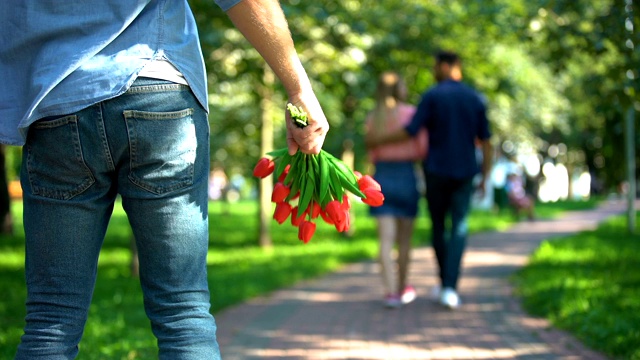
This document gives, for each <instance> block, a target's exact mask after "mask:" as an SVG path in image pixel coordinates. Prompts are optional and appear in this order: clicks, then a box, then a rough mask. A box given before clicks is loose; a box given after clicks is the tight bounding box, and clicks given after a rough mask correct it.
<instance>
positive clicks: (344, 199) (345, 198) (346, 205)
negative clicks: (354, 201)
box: [342, 194, 351, 210]
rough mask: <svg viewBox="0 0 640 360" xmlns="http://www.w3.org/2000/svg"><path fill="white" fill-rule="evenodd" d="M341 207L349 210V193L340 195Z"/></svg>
mask: <svg viewBox="0 0 640 360" xmlns="http://www.w3.org/2000/svg"><path fill="white" fill-rule="evenodd" d="M342 208H343V209H345V210H349V209H351V199H350V198H349V195H347V194H344V195H343V196H342Z"/></svg>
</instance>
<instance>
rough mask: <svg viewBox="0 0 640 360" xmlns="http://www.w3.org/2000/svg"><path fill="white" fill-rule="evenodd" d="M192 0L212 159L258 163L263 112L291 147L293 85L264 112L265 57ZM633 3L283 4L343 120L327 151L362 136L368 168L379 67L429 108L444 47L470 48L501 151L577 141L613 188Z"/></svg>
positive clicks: (473, 73) (628, 90)
mask: <svg viewBox="0 0 640 360" xmlns="http://www.w3.org/2000/svg"><path fill="white" fill-rule="evenodd" d="M190 3H191V5H192V7H193V9H194V12H195V14H196V17H197V21H198V26H199V31H200V36H201V41H202V48H203V52H204V54H205V61H206V65H207V68H208V76H209V88H210V94H211V95H210V102H211V111H212V114H211V124H212V158H213V159H214V160H215V161H220V162H228V163H233V164H243V166H242V168H245V169H250V168H251V165H250V164H252V163H255V160H256V159H257V158H258V157H260V156H261V155H262V154H260V144H259V143H260V135H259V130H260V127H261V116H262V115H263V114H261V112H262V111H271V112H273V114H271V116H273V119H274V121H275V124H276V130H275V134H274V136H275V143H276V144H275V145H276V147H279V146H284V143H285V142H284V125H283V124H282V121H283V118H284V116H283V114H282V113H281V111H283V109H284V106H280V105H279V104H282V105H284V102H285V101H286V99H285V98H284V96H285V93H284V91H283V90H282V89H281V88H277V89H276V91H275V92H274V93H273V94H271V95H270V96H271V99H269V101H271V102H273V103H274V104H276V105H277V106H273V107H270V108H269V109H270V110H264V108H263V107H261V106H259V103H260V101H261V100H262V98H263V94H264V92H263V91H262V88H263V87H264V86H271V85H270V84H268V83H266V84H265V76H264V74H265V65H264V61H263V60H262V59H261V58H260V56H259V55H258V54H257V52H256V51H255V50H253V49H252V48H251V47H250V46H249V44H248V43H247V42H246V41H245V40H244V39H243V37H242V35H241V34H240V33H239V32H238V31H237V30H235V29H234V28H233V26H232V24H231V23H230V21H229V20H228V19H227V17H226V15H225V14H224V13H223V12H222V11H220V9H218V8H217V7H215V6H212V5H211V1H204V0H190ZM625 4H626V6H624V5H621V1H613V0H555V1H551V0H549V1H543V0H534V1H529V0H484V1H475V0H450V1H442V0H379V1H375V2H374V1H368V0H360V1H357V0H345V1H326V0H319V1H300V0H290V1H283V2H282V7H283V10H284V12H285V14H286V16H287V19H288V21H289V24H290V28H291V32H292V34H293V37H294V41H295V43H296V48H297V50H298V52H299V54H300V57H301V60H302V62H303V65H304V66H305V68H306V70H307V72H308V73H309V75H310V77H311V79H312V81H313V86H314V89H315V91H316V93H317V95H318V97H319V99H320V101H321V103H322V105H323V108H324V109H325V112H326V115H327V117H328V119H329V122H330V124H331V127H332V129H331V131H330V132H329V135H328V137H327V141H326V145H325V149H326V150H328V151H330V152H332V153H334V154H336V155H338V154H339V153H340V152H341V151H342V146H343V142H344V141H345V140H351V141H353V143H354V144H355V148H354V149H355V151H356V162H357V164H362V163H364V162H365V161H366V157H365V153H364V146H363V144H362V134H363V126H362V125H363V121H364V119H365V117H366V114H367V112H368V111H370V110H371V109H372V107H373V99H372V97H373V92H374V89H375V84H376V81H377V77H378V75H379V74H380V73H381V72H383V71H386V70H396V71H398V72H400V73H401V74H402V75H403V76H404V78H405V80H406V82H407V84H408V87H409V93H410V99H409V100H410V102H412V103H417V101H418V100H419V96H420V94H421V93H422V92H423V91H425V90H426V89H427V88H428V87H429V86H431V85H433V83H434V79H433V77H432V75H431V69H432V67H433V57H432V55H433V53H434V52H435V51H436V50H438V49H448V50H453V51H456V52H458V53H459V54H460V55H461V58H462V59H463V73H464V81H465V82H468V83H469V84H471V85H472V86H474V87H475V88H477V89H478V90H479V91H480V92H482V93H483V94H484V95H485V96H486V98H487V101H488V104H489V116H490V121H491V126H492V130H493V133H494V141H495V142H496V145H499V144H500V143H501V142H502V141H505V140H509V141H510V142H512V143H515V144H517V146H520V147H523V148H530V149H531V148H532V149H536V150H537V151H541V152H542V151H545V150H546V146H548V145H549V144H552V143H564V144H565V145H566V146H567V147H568V148H569V149H572V151H573V154H577V155H576V156H574V157H573V158H572V159H568V158H566V159H564V160H565V161H580V162H582V163H583V164H584V166H587V167H589V168H590V169H591V170H593V171H595V173H598V174H599V176H600V177H601V178H603V179H604V180H605V181H607V182H608V183H609V184H610V185H613V184H616V183H617V182H619V181H621V180H622V179H624V166H622V155H621V154H623V151H622V144H623V141H622V138H623V134H622V129H623V127H622V125H621V123H622V118H623V114H624V112H625V111H626V109H627V108H628V107H630V106H632V107H635V108H636V110H639V109H640V100H639V99H638V94H639V93H640V89H639V88H638V87H639V82H638V76H639V75H640V74H638V69H640V47H639V46H638V44H640V39H639V38H638V37H639V35H638V31H637V28H638V11H637V9H633V4H632V0H626V3H625ZM634 10H635V11H634ZM276 86H279V85H276ZM635 136H636V143H638V140H640V139H638V135H637V134H636V135H635ZM576 159H577V160H576ZM244 165H246V166H244ZM357 166H358V165H357ZM605 167H606V171H605Z"/></svg>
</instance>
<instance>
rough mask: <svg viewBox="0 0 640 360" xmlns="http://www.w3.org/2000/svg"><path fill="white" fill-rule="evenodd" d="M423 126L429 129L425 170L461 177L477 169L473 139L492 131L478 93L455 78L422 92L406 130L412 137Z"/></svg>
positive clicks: (482, 136) (485, 136) (472, 173)
mask: <svg viewBox="0 0 640 360" xmlns="http://www.w3.org/2000/svg"><path fill="white" fill-rule="evenodd" d="M422 127H425V128H427V131H428V132H429V155H428V157H427V158H426V159H425V160H424V170H425V172H427V173H433V174H436V175H440V176H446V177H451V178H456V179H464V178H469V177H473V176H474V175H476V174H477V173H478V172H479V171H480V167H479V164H478V161H477V158H476V146H475V140H476V139H480V140H486V139H488V138H489V137H490V136H491V133H490V132H489V122H488V121H487V116H486V106H485V104H484V101H483V99H482V97H481V96H480V94H479V93H477V92H476V91H475V90H473V89H472V88H470V87H469V86H467V85H465V84H463V83H461V82H458V81H453V80H445V81H442V82H440V83H438V84H437V85H435V86H434V87H432V88H431V89H429V90H428V91H427V92H425V93H424V94H423V95H422V99H421V101H420V104H418V108H417V110H416V113H415V115H414V116H413V119H412V120H411V123H410V124H409V125H407V126H406V127H405V130H406V131H407V132H408V133H409V134H411V135H412V136H415V135H416V134H417V133H418V131H419V130H420V128H422Z"/></svg>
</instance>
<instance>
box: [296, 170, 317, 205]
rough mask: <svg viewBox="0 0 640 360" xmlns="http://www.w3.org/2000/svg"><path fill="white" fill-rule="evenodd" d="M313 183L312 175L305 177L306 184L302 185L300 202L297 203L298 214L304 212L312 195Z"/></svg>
mask: <svg viewBox="0 0 640 360" xmlns="http://www.w3.org/2000/svg"><path fill="white" fill-rule="evenodd" d="M314 187H315V184H314V182H313V177H311V176H309V177H307V179H306V185H305V186H304V194H302V193H300V202H299V203H298V214H302V213H304V212H305V211H306V210H307V208H308V207H309V204H310V203H311V198H312V197H313V193H314Z"/></svg>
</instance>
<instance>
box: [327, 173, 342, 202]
mask: <svg viewBox="0 0 640 360" xmlns="http://www.w3.org/2000/svg"><path fill="white" fill-rule="evenodd" d="M329 179H331V181H330V182H329V186H330V187H331V189H332V190H333V196H334V197H335V198H336V199H338V200H340V201H342V195H343V194H344V190H343V189H342V184H341V183H340V176H338V170H336V168H335V166H329Z"/></svg>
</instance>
